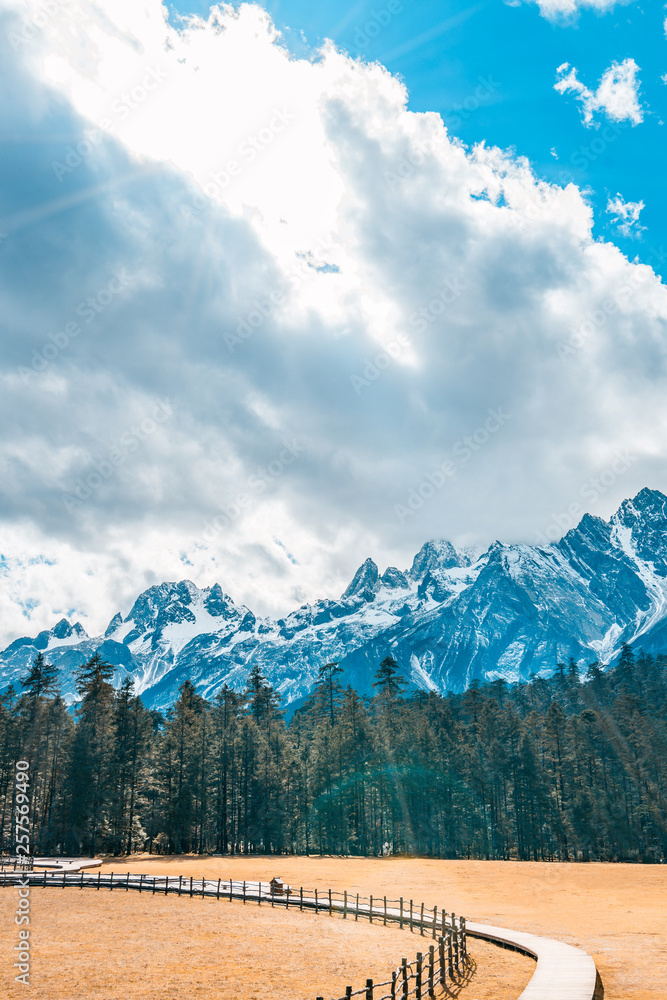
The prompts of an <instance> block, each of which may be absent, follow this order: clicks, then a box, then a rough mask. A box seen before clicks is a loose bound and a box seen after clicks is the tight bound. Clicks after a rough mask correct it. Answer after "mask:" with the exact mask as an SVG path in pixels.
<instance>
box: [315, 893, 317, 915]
mask: <svg viewBox="0 0 667 1000" xmlns="http://www.w3.org/2000/svg"><path fill="white" fill-rule="evenodd" d="M315 913H317V889H316V890H315Z"/></svg>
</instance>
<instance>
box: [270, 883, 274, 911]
mask: <svg viewBox="0 0 667 1000" xmlns="http://www.w3.org/2000/svg"><path fill="white" fill-rule="evenodd" d="M269 886H270V888H271V908H272V909H273V903H274V899H275V896H274V888H273V882H269Z"/></svg>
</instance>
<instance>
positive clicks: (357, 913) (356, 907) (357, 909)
mask: <svg viewBox="0 0 667 1000" xmlns="http://www.w3.org/2000/svg"><path fill="white" fill-rule="evenodd" d="M354 919H355V920H358V919H359V893H357V905H356V906H355V908H354Z"/></svg>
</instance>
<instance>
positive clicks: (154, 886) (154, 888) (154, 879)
mask: <svg viewBox="0 0 667 1000" xmlns="http://www.w3.org/2000/svg"><path fill="white" fill-rule="evenodd" d="M156 888H157V879H156V877H155V875H153V895H155V890H156Z"/></svg>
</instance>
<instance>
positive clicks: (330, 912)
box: [329, 889, 333, 917]
mask: <svg viewBox="0 0 667 1000" xmlns="http://www.w3.org/2000/svg"><path fill="white" fill-rule="evenodd" d="M329 916H330V917H333V910H332V909H331V889H329Z"/></svg>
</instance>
